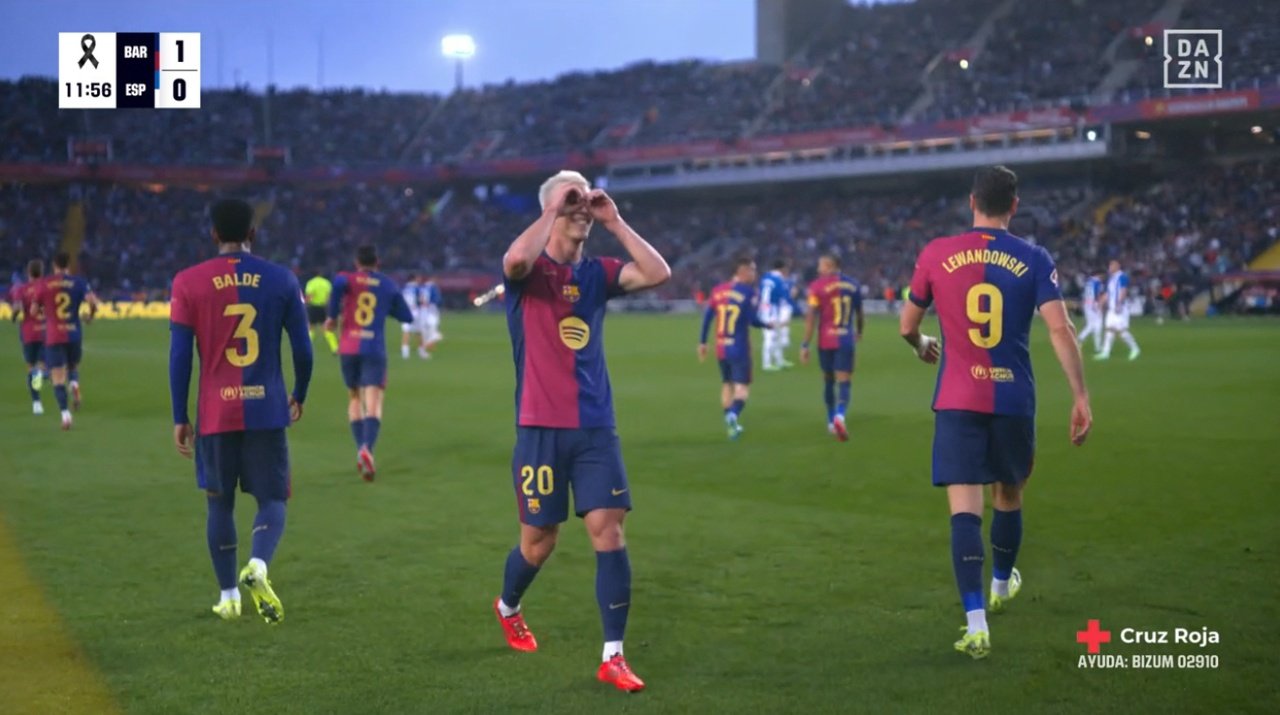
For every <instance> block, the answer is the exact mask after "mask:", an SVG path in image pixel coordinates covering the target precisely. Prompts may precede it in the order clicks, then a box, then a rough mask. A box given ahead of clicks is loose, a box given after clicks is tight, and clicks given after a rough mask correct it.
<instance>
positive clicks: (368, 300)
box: [355, 293, 378, 328]
mask: <svg viewBox="0 0 1280 715" xmlns="http://www.w3.org/2000/svg"><path fill="white" fill-rule="evenodd" d="M377 307H378V296H376V295H374V294H373V293H361V294H360V295H358V296H356V316H355V317H356V325H359V326H360V327H362V328H363V327H365V326H367V325H369V324H370V323H372V322H373V311H374V309H375V308H377Z"/></svg>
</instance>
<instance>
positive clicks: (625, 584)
mask: <svg viewBox="0 0 1280 715" xmlns="http://www.w3.org/2000/svg"><path fill="white" fill-rule="evenodd" d="M596 602H597V603H599V604H600V620H601V621H602V622H603V623H604V639H605V641H606V642H608V641H620V640H622V636H623V634H624V633H626V631H627V612H628V611H630V610H631V559H630V558H628V557H627V549H626V547H623V548H621V549H618V550H617V551H597V552H596Z"/></svg>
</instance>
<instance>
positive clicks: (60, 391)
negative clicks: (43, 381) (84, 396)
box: [53, 385, 67, 412]
mask: <svg viewBox="0 0 1280 715" xmlns="http://www.w3.org/2000/svg"><path fill="white" fill-rule="evenodd" d="M53 398H54V399H55V400H57V401H58V409H60V410H62V411H64V412H65V411H66V409H67V386H66V385H54V386H53Z"/></svg>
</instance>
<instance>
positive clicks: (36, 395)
mask: <svg viewBox="0 0 1280 715" xmlns="http://www.w3.org/2000/svg"><path fill="white" fill-rule="evenodd" d="M39 372H40V371H39V370H32V371H31V372H28V373H27V391H28V392H30V393H31V401H32V402H39V401H40V393H39V392H36V389H35V388H34V387H32V386H31V381H32V380H34V379H35V377H36V374H37V373H39Z"/></svg>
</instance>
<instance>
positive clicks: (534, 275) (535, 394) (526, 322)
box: [504, 253, 624, 429]
mask: <svg viewBox="0 0 1280 715" xmlns="http://www.w3.org/2000/svg"><path fill="white" fill-rule="evenodd" d="M622 266H623V263H622V261H620V260H618V259H616V258H583V259H582V260H581V261H579V262H578V263H576V264H568V263H557V262H556V261H554V260H552V259H551V258H550V257H549V256H547V255H546V254H545V253H543V254H542V255H541V256H539V257H538V260H536V261H535V262H534V264H533V268H532V269H531V270H530V271H529V274H528V275H526V276H525V277H524V278H521V279H520V280H512V279H510V278H508V279H506V280H505V281H504V284H505V287H506V303H507V328H508V330H509V331H510V333H511V352H512V358H513V359H514V360H515V366H516V422H517V424H518V425H519V426H521V427H553V428H565V429H589V428H594V427H613V426H614V416H613V392H612V389H611V387H610V385H609V370H608V368H607V367H606V366H605V360H604V314H605V304H606V303H607V302H608V300H609V299H610V298H613V297H615V296H619V295H622V294H623V293H624V291H623V290H622V287H621V285H619V282H618V281H619V278H620V277H621V274H622Z"/></svg>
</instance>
